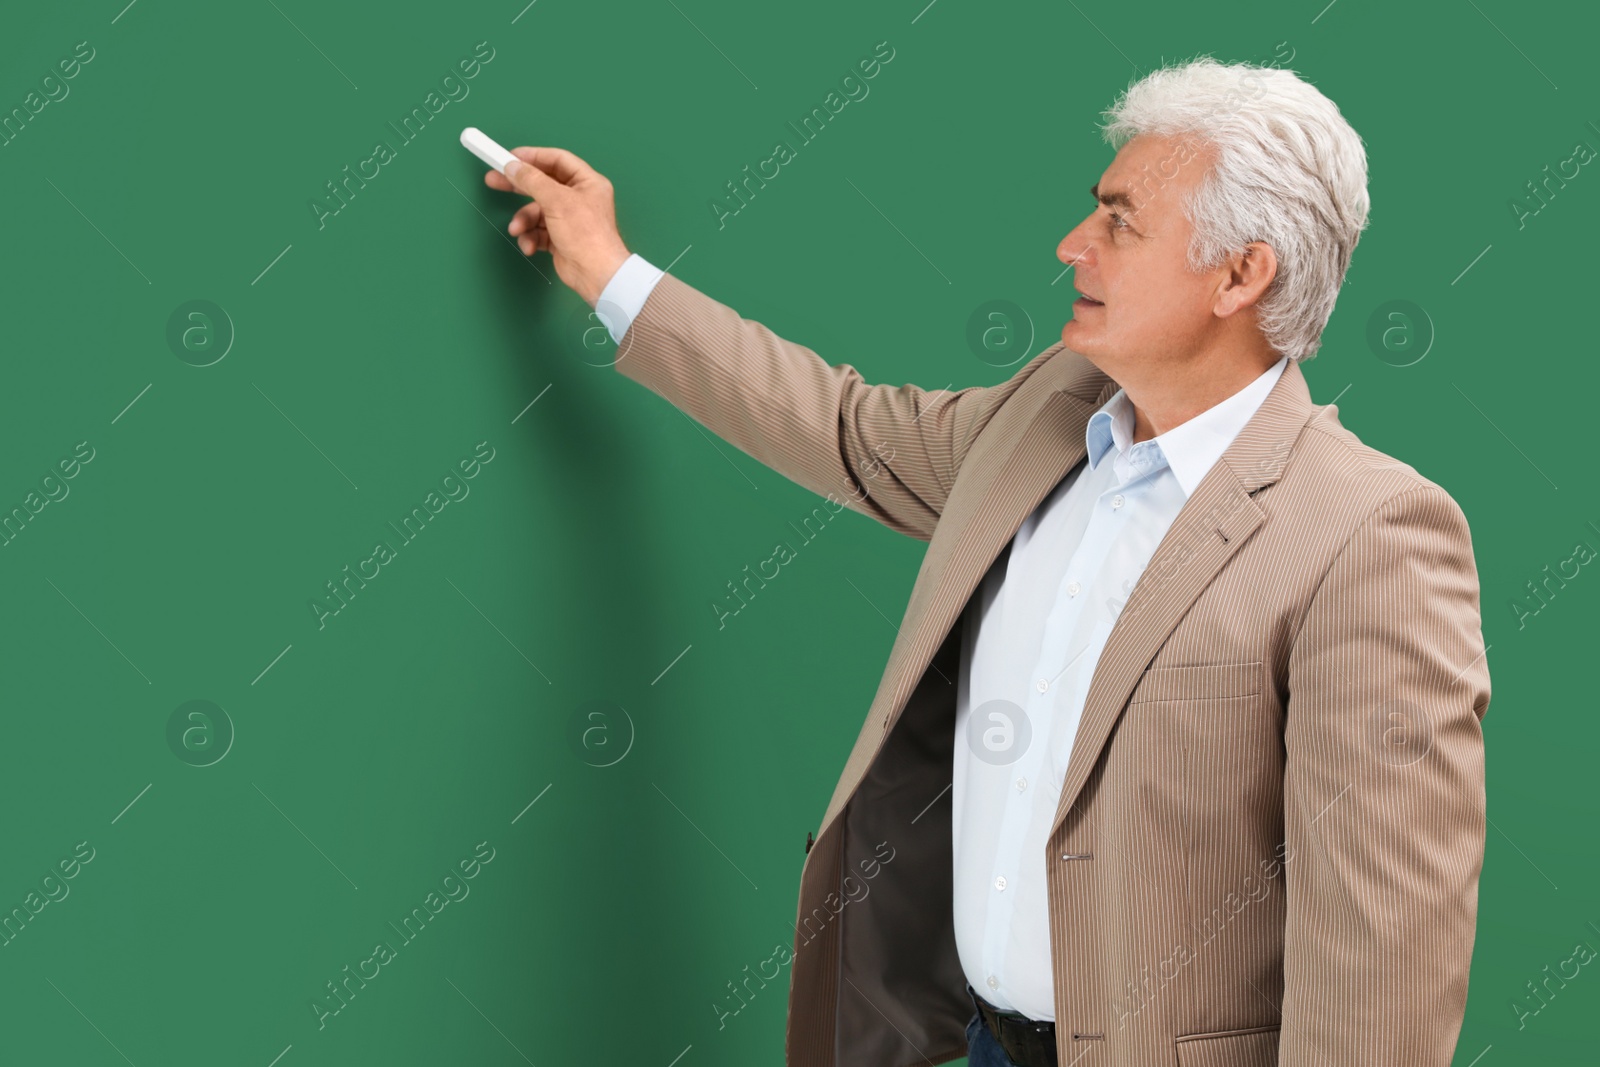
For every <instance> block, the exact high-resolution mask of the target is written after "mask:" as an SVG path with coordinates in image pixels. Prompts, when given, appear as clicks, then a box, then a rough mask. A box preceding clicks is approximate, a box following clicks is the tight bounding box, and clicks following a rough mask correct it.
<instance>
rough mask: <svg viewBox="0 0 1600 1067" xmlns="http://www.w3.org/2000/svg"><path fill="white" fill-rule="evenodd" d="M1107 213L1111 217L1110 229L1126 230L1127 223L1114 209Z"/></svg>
mask: <svg viewBox="0 0 1600 1067" xmlns="http://www.w3.org/2000/svg"><path fill="white" fill-rule="evenodd" d="M1109 215H1110V217H1111V219H1112V226H1111V228H1112V229H1114V230H1119V229H1120V230H1126V229H1127V228H1128V223H1127V222H1126V221H1125V220H1124V219H1123V217H1122V216H1121V215H1118V214H1117V213H1116V212H1115V211H1112V212H1109Z"/></svg>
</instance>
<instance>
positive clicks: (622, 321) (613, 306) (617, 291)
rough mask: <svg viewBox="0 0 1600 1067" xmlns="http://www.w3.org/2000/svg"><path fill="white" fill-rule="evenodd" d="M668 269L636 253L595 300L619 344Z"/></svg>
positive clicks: (597, 310)
mask: <svg viewBox="0 0 1600 1067" xmlns="http://www.w3.org/2000/svg"><path fill="white" fill-rule="evenodd" d="M664 273H665V272H664V271H662V270H660V269H659V268H657V267H655V266H653V265H651V263H650V262H649V261H647V260H646V259H645V258H644V257H643V256H640V255H639V254H638V253H633V254H632V255H630V256H628V258H627V259H626V260H624V261H623V263H622V266H620V267H618V268H617V273H615V274H613V275H612V276H611V280H610V281H609V282H607V283H606V287H605V288H604V289H603V290H601V292H600V299H599V300H597V301H595V305H594V313H595V314H596V315H598V316H600V321H601V322H603V323H605V324H606V329H607V330H608V331H610V333H611V339H612V340H613V341H615V342H617V344H619V345H620V344H621V343H622V337H623V335H624V334H626V333H627V332H628V327H629V326H630V325H631V324H632V323H633V320H634V319H635V318H637V317H638V315H639V312H640V311H641V310H643V308H644V302H645V301H646V300H648V299H649V298H650V292H651V290H653V289H654V288H655V287H656V283H657V282H659V281H660V280H661V277H662V275H663V274H664Z"/></svg>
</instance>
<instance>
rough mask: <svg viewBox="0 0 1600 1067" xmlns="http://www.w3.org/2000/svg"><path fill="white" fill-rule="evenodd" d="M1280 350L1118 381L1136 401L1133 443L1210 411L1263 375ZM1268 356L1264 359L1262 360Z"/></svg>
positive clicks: (1133, 400) (1129, 398)
mask: <svg viewBox="0 0 1600 1067" xmlns="http://www.w3.org/2000/svg"><path fill="white" fill-rule="evenodd" d="M1279 358H1281V357H1279V356H1278V354H1277V353H1275V352H1274V353H1269V354H1268V355H1265V356H1256V357H1255V359H1254V361H1246V360H1240V361H1236V362H1233V363H1230V364H1229V365H1228V366H1226V367H1225V368H1224V367H1219V366H1217V365H1216V364H1208V365H1206V366H1205V367H1204V368H1194V365H1193V364H1190V367H1191V368H1194V369H1193V371H1192V372H1191V373H1188V374H1181V375H1173V374H1171V373H1168V374H1167V375H1166V376H1165V377H1163V378H1161V379H1159V380H1157V381H1150V382H1134V383H1132V384H1129V383H1126V382H1119V383H1118V384H1119V385H1121V386H1122V391H1123V392H1124V393H1126V394H1127V396H1128V400H1129V401H1130V402H1131V403H1132V405H1133V440H1134V443H1138V442H1140V441H1148V440H1150V439H1151V438H1152V437H1158V436H1160V435H1161V434H1164V433H1166V432H1167V431H1168V430H1171V429H1172V428H1173V427H1175V426H1182V425H1183V424H1184V423H1186V422H1188V421H1189V420H1190V419H1192V418H1194V417H1195V416H1196V415H1199V414H1201V413H1203V412H1206V411H1209V410H1211V409H1212V408H1214V407H1216V406H1217V405H1218V404H1220V403H1222V402H1223V401H1224V400H1226V399H1228V398H1229V397H1230V396H1233V395H1234V394H1235V393H1237V392H1238V391H1239V390H1241V389H1243V388H1244V387H1245V386H1247V385H1249V384H1250V383H1251V382H1253V381H1255V380H1256V379H1257V378H1259V377H1261V375H1262V374H1264V373H1266V371H1267V369H1268V368H1269V367H1271V366H1273V365H1274V364H1276V363H1277V362H1278V360H1279ZM1262 360H1265V362H1261V361H1262Z"/></svg>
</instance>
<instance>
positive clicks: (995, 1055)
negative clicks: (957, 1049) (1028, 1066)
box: [967, 1012, 1016, 1067]
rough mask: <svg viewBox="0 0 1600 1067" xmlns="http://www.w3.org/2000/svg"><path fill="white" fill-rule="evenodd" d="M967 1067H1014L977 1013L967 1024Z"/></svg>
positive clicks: (974, 1013)
mask: <svg viewBox="0 0 1600 1067" xmlns="http://www.w3.org/2000/svg"><path fill="white" fill-rule="evenodd" d="M967 1067H1016V1064H1014V1063H1012V1062H1011V1059H1010V1057H1008V1056H1007V1055H1006V1050H1005V1049H1003V1048H1001V1047H1000V1043H999V1042H998V1041H996V1040H995V1039H994V1035H993V1034H991V1033H990V1032H989V1028H988V1027H987V1026H985V1025H983V1016H981V1015H979V1014H978V1013H977V1012H973V1013H972V1021H971V1022H969V1023H967Z"/></svg>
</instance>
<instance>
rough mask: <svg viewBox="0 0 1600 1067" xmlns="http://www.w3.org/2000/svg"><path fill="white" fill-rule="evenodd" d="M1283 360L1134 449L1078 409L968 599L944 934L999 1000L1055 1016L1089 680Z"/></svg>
mask: <svg viewBox="0 0 1600 1067" xmlns="http://www.w3.org/2000/svg"><path fill="white" fill-rule="evenodd" d="M661 275H662V272H661V271H659V270H657V269H656V268H655V267H653V266H651V265H650V264H649V263H647V262H645V261H644V260H643V259H641V258H640V257H639V256H637V255H634V256H630V257H629V258H628V261H627V262H626V263H624V264H623V265H622V267H621V268H620V269H619V270H618V271H617V273H616V275H615V276H614V277H613V278H612V279H611V281H610V282H609V283H608V284H607V285H606V288H605V290H604V292H602V293H601V295H600V299H599V301H598V302H597V303H596V312H597V313H598V314H600V316H601V319H602V321H604V322H605V323H606V326H607V328H608V329H609V330H610V331H611V335H612V337H613V338H615V339H616V340H617V342H618V343H619V344H620V343H621V341H622V336H623V334H625V333H626V332H627V328H628V324H629V323H631V322H632V321H633V319H634V318H635V317H636V316H637V315H638V314H639V311H640V309H642V308H643V307H644V302H645V299H646V298H647V297H648V296H649V295H650V291H651V290H652V289H653V288H655V285H656V283H657V282H658V281H659V280H660V278H661ZM1287 363H1288V357H1283V358H1282V359H1279V360H1278V362H1277V363H1275V364H1273V365H1272V366H1271V367H1269V368H1267V370H1266V371H1264V372H1263V373H1262V374H1261V376H1260V377H1258V378H1256V379H1255V380H1254V381H1253V382H1251V383H1250V384H1249V385H1247V386H1245V387H1244V388H1243V389H1241V390H1239V391H1238V392H1237V393H1235V394H1233V395H1232V396H1230V397H1228V398H1227V399H1226V400H1223V401H1222V402H1221V403H1219V404H1216V405H1215V406H1213V407H1211V408H1208V409H1207V410H1205V411H1203V412H1201V413H1200V414H1199V415H1196V416H1195V417H1194V418H1192V419H1190V420H1189V421H1188V422H1185V423H1183V424H1182V425H1180V426H1175V427H1173V428H1172V429H1170V430H1168V431H1167V432H1166V433H1163V434H1159V435H1157V436H1156V437H1153V438H1151V439H1150V440H1148V441H1141V442H1139V443H1138V444H1134V443H1133V405H1132V403H1131V402H1130V401H1129V400H1128V397H1127V394H1126V393H1124V392H1123V391H1122V390H1121V389H1119V390H1117V392H1116V393H1115V394H1114V395H1113V396H1112V397H1111V399H1110V400H1108V401H1106V403H1105V405H1104V406H1103V407H1101V408H1100V409H1099V410H1098V411H1096V412H1095V413H1094V414H1093V415H1092V416H1090V418H1089V424H1088V426H1087V428H1086V429H1085V438H1086V443H1087V445H1088V455H1087V456H1086V457H1085V460H1084V462H1082V463H1080V464H1078V466H1077V467H1075V468H1074V469H1073V470H1072V471H1071V472H1070V473H1068V474H1067V476H1066V477H1065V478H1063V479H1062V480H1061V482H1060V484H1059V485H1057V486H1056V487H1055V488H1054V489H1053V490H1051V492H1050V494H1049V495H1048V496H1046V497H1045V498H1044V500H1043V501H1042V502H1041V503H1040V504H1039V506H1038V507H1037V508H1036V509H1035V510H1034V512H1033V513H1032V514H1031V515H1029V516H1028V517H1027V518H1026V519H1025V520H1023V523H1022V526H1021V527H1020V528H1019V529H1018V530H1017V533H1016V536H1015V537H1014V538H1013V539H1012V541H1011V552H1010V555H1009V556H1008V557H1003V559H1002V561H997V563H996V565H995V566H994V567H992V568H990V571H989V573H988V575H987V576H985V578H984V579H983V581H982V582H981V583H980V584H979V586H978V589H977V591H976V592H975V593H974V594H973V596H972V599H971V600H969V601H968V603H967V607H966V611H965V614H964V615H963V618H962V646H961V675H960V680H959V682H958V685H957V694H956V744H955V753H954V766H953V768H952V772H953V780H952V783H951V802H952V805H953V814H952V818H951V834H952V847H953V857H954V894H955V906H954V923H955V939H956V949H957V951H958V953H959V955H960V959H961V967H962V970H963V971H965V973H966V976H967V981H968V982H970V983H971V984H972V987H973V988H974V989H976V990H977V991H978V993H979V994H980V995H981V996H982V997H983V998H984V999H985V1000H987V1001H989V1002H990V1003H991V1004H994V1005H995V1006H996V1007H999V1008H1002V1009H1008V1010H1011V1011H1019V1012H1021V1013H1022V1014H1024V1015H1026V1016H1029V1017H1030V1018H1033V1019H1043V1020H1052V1021H1053V1020H1054V1018H1055V997H1054V982H1053V978H1052V973H1053V972H1052V970H1051V966H1050V918H1049V907H1048V903H1049V902H1048V893H1049V883H1048V881H1047V880H1046V876H1045V869H1046V868H1045V846H1046V842H1047V839H1048V837H1049V834H1050V825H1051V823H1053V822H1054V821H1055V813H1056V804H1057V801H1058V800H1059V799H1060V794H1061V785H1062V781H1063V780H1064V778H1065V777H1066V770H1067V759H1068V757H1069V756H1070V755H1071V752H1072V743H1073V739H1074V737H1075V736H1076V734H1077V730H1078V720H1079V719H1080V718H1081V717H1082V714H1083V701H1084V697H1085V696H1086V695H1087V693H1088V689H1089V682H1090V679H1091V678H1092V677H1093V676H1094V669H1095V665H1096V663H1098V661H1099V659H1100V652H1101V650H1102V649H1103V648H1104V647H1105V642H1106V638H1107V637H1108V636H1109V635H1110V633H1111V627H1112V625H1113V624H1114V623H1115V622H1116V619H1117V615H1118V614H1119V613H1120V612H1121V610H1122V605H1123V604H1125V603H1126V602H1127V599H1128V596H1129V594H1131V593H1132V592H1133V588H1134V585H1135V583H1137V582H1138V580H1139V575H1140V574H1141V573H1142V572H1143V571H1144V568H1145V566H1146V565H1147V564H1148V563H1149V562H1150V558H1151V556H1153V555H1154V554H1155V550H1156V547H1157V546H1158V545H1159V544H1160V542H1161V538H1162V536H1163V535H1164V534H1165V533H1166V532H1167V528H1168V527H1169V526H1171V525H1172V521H1173V519H1175V518H1176V517H1177V515H1178V511H1179V509H1180V508H1182V507H1183V505H1184V502H1185V501H1186V500H1188V498H1189V495H1190V494H1191V493H1193V492H1194V490H1195V487H1196V486H1197V485H1199V484H1200V479H1201V478H1203V477H1204V476H1205V474H1206V472H1207V471H1209V470H1210V469H1211V467H1212V466H1213V465H1214V464H1215V463H1216V462H1217V460H1218V459H1219V458H1220V457H1221V455H1222V453H1223V452H1224V451H1225V450H1226V449H1227V447H1228V445H1229V444H1230V443H1232V441H1233V439H1234V437H1236V436H1237V435H1238V433H1239V431H1240V430H1241V429H1243V428H1244V424H1245V423H1246V422H1248V421H1249V420H1250V417H1251V416H1252V415H1254V414H1255V412H1256V409H1257V408H1259V407H1260V406H1261V402H1262V401H1263V400H1265V399H1266V397H1267V393H1268V392H1270V391H1271V389H1272V386H1273V385H1274V384H1275V383H1276V382H1277V380H1278V376H1279V375H1280V374H1281V373H1282V372H1283V368H1284V367H1285V365H1286V364H1287ZM1108 456H1109V458H1110V462H1105V460H1106V459H1107V457H1108ZM1068 951H1071V947H1070V946H1068Z"/></svg>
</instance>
